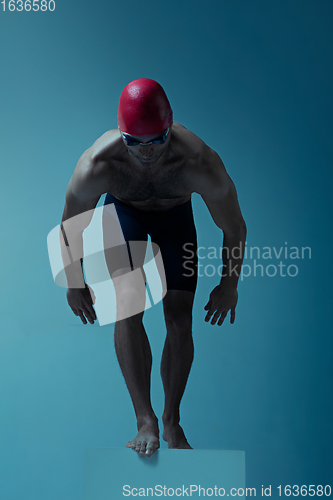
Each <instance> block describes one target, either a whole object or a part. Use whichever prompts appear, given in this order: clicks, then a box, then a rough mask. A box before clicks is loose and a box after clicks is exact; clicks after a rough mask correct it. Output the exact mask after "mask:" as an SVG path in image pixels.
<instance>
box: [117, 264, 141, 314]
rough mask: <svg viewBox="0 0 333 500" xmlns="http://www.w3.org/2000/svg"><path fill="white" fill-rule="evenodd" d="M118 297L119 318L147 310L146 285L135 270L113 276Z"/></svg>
mask: <svg viewBox="0 0 333 500" xmlns="http://www.w3.org/2000/svg"><path fill="white" fill-rule="evenodd" d="M113 283H114V286H115V290H116V299H117V319H126V318H130V317H133V316H137V315H140V313H143V311H144V310H145V303H146V286H145V281H144V278H143V276H142V274H139V273H137V274H136V272H135V271H133V272H129V273H126V274H124V275H121V276H117V277H114V278H113Z"/></svg>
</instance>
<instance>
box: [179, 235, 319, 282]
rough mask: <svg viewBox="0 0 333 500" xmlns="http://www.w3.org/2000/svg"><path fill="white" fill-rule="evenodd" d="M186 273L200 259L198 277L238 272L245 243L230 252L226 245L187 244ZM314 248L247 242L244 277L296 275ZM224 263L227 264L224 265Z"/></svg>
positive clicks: (185, 274)
mask: <svg viewBox="0 0 333 500" xmlns="http://www.w3.org/2000/svg"><path fill="white" fill-rule="evenodd" d="M183 250H184V254H183V257H184V261H183V267H184V273H183V274H184V276H192V275H193V273H194V270H193V263H194V260H195V258H197V259H198V276H207V277H209V278H210V277H214V276H215V277H216V276H220V277H223V276H227V275H229V276H232V275H237V276H238V273H237V266H236V261H237V259H239V258H240V256H241V255H242V253H243V251H242V246H241V245H240V246H238V247H234V248H232V249H231V250H230V251H229V248H226V247H214V246H210V247H205V246H199V247H198V249H197V250H196V251H195V250H194V244H193V243H185V244H184V245H183ZM311 253H312V252H311V248H310V247H309V246H306V247H298V246H289V245H288V242H287V241H285V242H284V245H282V246H279V247H276V246H264V247H258V246H248V245H247V243H245V248H244V260H243V265H242V269H241V272H240V280H241V281H243V279H244V278H248V277H265V276H266V277H269V278H274V277H276V276H278V277H282V278H295V277H296V276H297V275H298V274H299V263H300V261H301V260H310V259H311ZM222 256H223V262H224V263H226V264H224V265H222Z"/></svg>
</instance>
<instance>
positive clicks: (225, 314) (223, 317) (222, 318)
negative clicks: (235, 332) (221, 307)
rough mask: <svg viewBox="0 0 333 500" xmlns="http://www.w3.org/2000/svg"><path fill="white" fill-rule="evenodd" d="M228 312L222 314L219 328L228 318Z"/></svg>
mask: <svg viewBox="0 0 333 500" xmlns="http://www.w3.org/2000/svg"><path fill="white" fill-rule="evenodd" d="M227 314H228V312H227V311H223V313H222V314H221V317H220V319H219V322H218V323H217V324H218V326H221V325H222V323H223V321H224V320H225V318H226V316H227Z"/></svg>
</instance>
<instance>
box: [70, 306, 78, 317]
mask: <svg viewBox="0 0 333 500" xmlns="http://www.w3.org/2000/svg"><path fill="white" fill-rule="evenodd" d="M70 308H71V309H72V311H73V313H74V314H75V316H78V315H79V313H78V312H77V310H76V309H75V308H74V307H72V306H70Z"/></svg>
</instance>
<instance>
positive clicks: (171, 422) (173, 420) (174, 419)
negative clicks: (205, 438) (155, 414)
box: [162, 414, 180, 427]
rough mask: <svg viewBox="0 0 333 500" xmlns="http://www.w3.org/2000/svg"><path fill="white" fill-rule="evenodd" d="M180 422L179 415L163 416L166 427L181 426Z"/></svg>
mask: <svg viewBox="0 0 333 500" xmlns="http://www.w3.org/2000/svg"><path fill="white" fill-rule="evenodd" d="M179 421H180V416H179V414H176V415H166V414H163V416H162V422H163V426H164V427H175V426H177V425H179Z"/></svg>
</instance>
